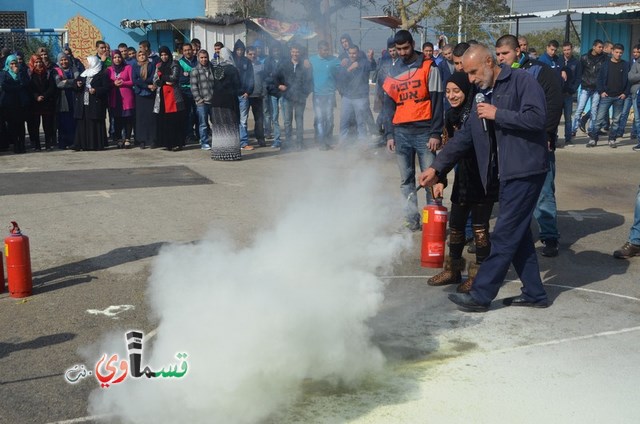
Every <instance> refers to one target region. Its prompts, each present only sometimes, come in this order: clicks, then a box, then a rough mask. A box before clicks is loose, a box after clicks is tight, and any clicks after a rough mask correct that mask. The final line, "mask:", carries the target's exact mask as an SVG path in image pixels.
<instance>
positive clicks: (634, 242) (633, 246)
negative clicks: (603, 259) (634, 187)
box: [613, 188, 640, 259]
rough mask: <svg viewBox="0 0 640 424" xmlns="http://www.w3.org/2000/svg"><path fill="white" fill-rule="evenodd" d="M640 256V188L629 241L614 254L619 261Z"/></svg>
mask: <svg viewBox="0 0 640 424" xmlns="http://www.w3.org/2000/svg"><path fill="white" fill-rule="evenodd" d="M638 255H640V188H639V189H638V194H637V195H636V207H635V209H634V211H633V225H632V226H631V230H630V231H629V241H627V242H626V243H625V244H623V245H622V247H621V248H620V249H618V250H616V251H615V252H613V257H614V258H618V259H629V258H631V257H633V256H638Z"/></svg>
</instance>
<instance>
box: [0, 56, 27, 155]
mask: <svg viewBox="0 0 640 424" xmlns="http://www.w3.org/2000/svg"><path fill="white" fill-rule="evenodd" d="M0 87H1V90H0V107H1V108H2V115H3V116H4V117H5V119H6V120H7V127H8V132H9V140H10V143H11V144H13V151H14V152H15V153H25V152H26V147H25V136H24V123H25V121H26V119H27V110H28V107H29V104H30V102H31V96H30V93H29V76H28V75H27V71H26V70H25V69H24V68H23V69H20V64H19V62H18V57H17V56H16V55H9V56H7V59H6V61H5V66H4V69H3V70H1V71H0Z"/></svg>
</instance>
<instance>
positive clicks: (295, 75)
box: [275, 60, 313, 102]
mask: <svg viewBox="0 0 640 424" xmlns="http://www.w3.org/2000/svg"><path fill="white" fill-rule="evenodd" d="M275 84H276V88H277V87H278V86H279V85H286V86H287V90H286V91H284V92H283V93H282V97H284V98H285V99H287V100H291V101H294V102H306V100H307V96H308V95H309V93H311V92H312V91H313V74H312V73H311V69H309V68H306V67H305V66H304V64H303V63H302V62H300V63H298V64H297V65H296V66H294V65H293V62H291V60H286V61H282V62H280V65H279V66H278V70H277V71H276V74H275Z"/></svg>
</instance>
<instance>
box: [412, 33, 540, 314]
mask: <svg viewBox="0 0 640 424" xmlns="http://www.w3.org/2000/svg"><path fill="white" fill-rule="evenodd" d="M463 67H464V71H465V72H466V73H467V74H468V76H469V81H471V82H472V83H474V84H476V85H477V86H478V88H479V91H480V93H483V95H484V98H485V101H484V102H482V103H479V104H478V103H476V102H475V101H474V104H473V106H472V110H471V114H470V116H469V119H468V121H467V122H466V124H465V125H464V126H463V127H462V128H461V129H460V130H459V131H456V133H455V135H454V137H453V138H452V139H450V140H449V142H448V143H447V144H446V145H445V147H444V148H443V149H442V151H441V152H440V154H439V155H438V156H437V157H436V159H435V161H434V162H433V164H432V165H431V167H430V168H428V169H427V170H426V171H425V172H423V173H422V174H421V175H420V185H423V186H431V185H433V184H435V183H436V182H437V181H438V178H439V177H440V176H441V175H442V176H444V175H446V174H447V172H448V171H449V170H450V169H451V168H452V167H453V166H454V165H455V164H456V162H457V161H458V159H459V158H460V157H461V156H462V155H463V154H464V153H465V152H466V151H467V150H468V149H470V148H471V147H474V148H475V151H476V159H477V161H478V168H479V169H480V175H481V177H482V183H483V185H484V186H485V188H486V187H487V185H489V184H491V183H492V181H491V179H495V178H498V176H499V181H500V197H499V202H500V212H499V215H498V220H497V222H496V225H495V227H494V231H493V233H492V235H491V253H490V254H489V257H487V259H485V261H484V262H483V263H482V265H481V266H480V269H479V271H478V275H477V277H476V279H475V281H474V283H473V286H472V287H471V291H470V292H469V293H454V294H450V295H449V300H451V301H452V302H454V303H456V304H457V305H458V306H460V307H461V308H462V309H463V310H467V311H479V312H484V311H486V310H487V309H489V305H490V304H491V301H492V300H493V299H494V298H495V297H496V296H497V294H498V291H499V290H500V287H501V286H502V283H503V282H504V279H505V276H506V274H507V271H508V270H509V266H510V265H511V264H513V266H514V268H515V270H516V272H517V273H518V276H519V277H520V280H521V281H522V284H523V287H522V294H521V295H520V296H516V297H511V298H507V299H504V301H503V303H504V304H505V305H508V306H511V305H513V306H529V307H536V308H546V307H547V306H548V305H549V303H548V299H547V294H546V292H545V290H544V287H543V286H542V280H541V279H540V269H539V266H538V258H537V256H536V251H535V247H534V242H533V237H532V235H531V230H530V228H529V226H530V224H531V217H532V214H533V210H534V208H535V206H536V202H537V201H538V197H539V195H540V190H541V189H542V184H543V183H544V180H545V177H546V173H547V170H548V167H549V164H548V159H547V140H546V135H545V123H546V106H545V96H544V92H543V90H542V87H540V84H538V82H537V81H536V79H535V78H534V77H533V76H532V75H530V74H529V73H527V72H526V71H523V70H520V69H512V68H510V67H507V66H500V65H498V63H497V61H496V58H495V56H494V55H493V54H492V53H491V51H490V50H489V49H488V48H487V47H486V46H483V45H474V46H471V47H470V48H469V49H468V50H467V51H466V52H465V54H464V57H463Z"/></svg>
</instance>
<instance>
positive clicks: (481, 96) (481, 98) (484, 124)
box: [476, 93, 487, 132]
mask: <svg viewBox="0 0 640 424" xmlns="http://www.w3.org/2000/svg"><path fill="white" fill-rule="evenodd" d="M484 100H485V98H484V94H482V93H478V94H476V103H484ZM482 129H483V130H484V132H487V120H486V119H484V118H482Z"/></svg>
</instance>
